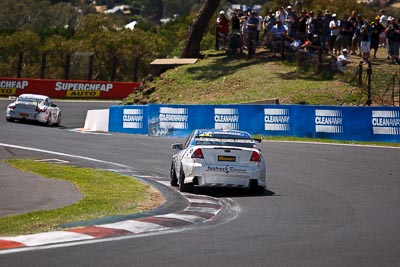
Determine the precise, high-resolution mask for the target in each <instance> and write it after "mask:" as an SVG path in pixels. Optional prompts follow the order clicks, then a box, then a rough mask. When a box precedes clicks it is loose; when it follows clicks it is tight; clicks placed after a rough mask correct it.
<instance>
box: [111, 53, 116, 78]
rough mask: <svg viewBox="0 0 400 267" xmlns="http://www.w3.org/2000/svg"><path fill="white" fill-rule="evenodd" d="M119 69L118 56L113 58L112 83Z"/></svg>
mask: <svg viewBox="0 0 400 267" xmlns="http://www.w3.org/2000/svg"><path fill="white" fill-rule="evenodd" d="M116 69H117V56H115V55H114V56H113V58H112V65H111V81H112V82H114V81H115V74H116Z"/></svg>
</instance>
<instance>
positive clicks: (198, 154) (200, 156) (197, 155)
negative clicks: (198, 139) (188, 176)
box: [192, 148, 204, 159]
mask: <svg viewBox="0 0 400 267" xmlns="http://www.w3.org/2000/svg"><path fill="white" fill-rule="evenodd" d="M192 159H204V157H203V152H202V151H201V149H200V148H198V149H196V150H195V151H194V152H193V154H192Z"/></svg>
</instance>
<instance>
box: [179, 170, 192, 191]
mask: <svg viewBox="0 0 400 267" xmlns="http://www.w3.org/2000/svg"><path fill="white" fill-rule="evenodd" d="M184 181H185V173H184V172H183V169H182V167H181V171H180V172H179V191H181V192H190V191H191V190H192V189H193V183H187V184H185V183H184Z"/></svg>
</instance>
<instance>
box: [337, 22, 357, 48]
mask: <svg viewBox="0 0 400 267" xmlns="http://www.w3.org/2000/svg"><path fill="white" fill-rule="evenodd" d="M352 36H353V24H352V23H351V22H350V21H349V17H348V16H347V15H346V14H344V15H343V19H342V20H341V21H340V28H339V35H338V37H337V38H336V43H335V47H336V50H337V51H341V50H342V49H344V48H345V49H347V51H349V50H350V46H351V39H352Z"/></svg>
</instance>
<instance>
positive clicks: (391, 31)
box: [385, 18, 400, 64]
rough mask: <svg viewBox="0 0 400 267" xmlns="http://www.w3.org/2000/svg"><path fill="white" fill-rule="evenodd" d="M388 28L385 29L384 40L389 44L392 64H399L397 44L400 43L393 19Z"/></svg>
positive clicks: (397, 29)
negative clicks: (386, 39)
mask: <svg viewBox="0 0 400 267" xmlns="http://www.w3.org/2000/svg"><path fill="white" fill-rule="evenodd" d="M389 23H390V24H389V26H388V27H387V28H386V30H385V33H386V38H388V42H389V47H388V48H389V49H388V51H389V55H390V58H391V63H392V64H399V63H400V62H399V42H400V30H399V25H398V24H397V21H396V19H395V18H391V20H390V21H389Z"/></svg>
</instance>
